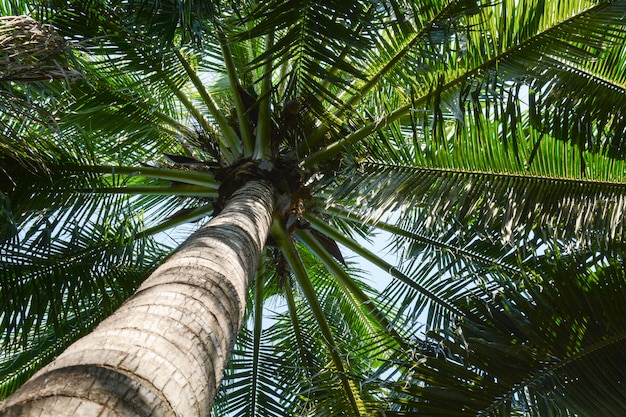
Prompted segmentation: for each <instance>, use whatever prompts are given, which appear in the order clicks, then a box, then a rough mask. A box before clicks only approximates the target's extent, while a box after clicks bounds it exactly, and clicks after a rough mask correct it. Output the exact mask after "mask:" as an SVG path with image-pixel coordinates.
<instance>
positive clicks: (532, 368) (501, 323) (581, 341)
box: [379, 258, 626, 417]
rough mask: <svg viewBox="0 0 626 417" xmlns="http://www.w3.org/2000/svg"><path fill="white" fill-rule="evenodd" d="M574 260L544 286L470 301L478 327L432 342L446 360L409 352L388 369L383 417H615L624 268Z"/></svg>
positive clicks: (549, 273)
mask: <svg viewBox="0 0 626 417" xmlns="http://www.w3.org/2000/svg"><path fill="white" fill-rule="evenodd" d="M581 260H582V258H578V259H571V260H570V261H563V262H561V261H556V262H555V263H554V264H553V265H552V266H549V265H548V264H544V265H543V266H544V269H543V270H542V273H543V276H542V278H541V279H537V278H532V277H528V278H527V279H525V280H524V284H523V285H522V286H521V287H520V285H518V284H515V283H512V282H508V283H507V282H504V283H503V286H502V288H501V290H500V291H499V292H498V293H497V294H496V295H495V296H494V295H493V294H492V293H491V291H488V292H486V293H485V294H483V295H482V296H481V297H480V298H477V299H475V300H474V301H470V303H471V304H473V305H474V306H475V308H476V309H477V310H476V311H477V313H479V314H480V315H481V319H480V320H479V321H475V320H469V319H465V320H463V321H461V322H460V323H458V325H457V327H456V328H455V329H453V328H451V329H449V332H447V333H441V334H435V333H434V332H433V333H431V335H430V336H429V337H432V338H433V339H432V340H434V341H435V342H439V343H440V345H441V346H442V347H444V351H443V352H446V353H445V355H444V356H443V357H429V356H427V355H423V354H419V352H417V351H416V353H417V355H415V357H414V358H413V359H412V360H410V361H406V362H402V361H401V362H399V363H396V364H395V365H397V364H401V367H402V368H403V369H404V372H402V373H401V376H398V375H396V376H398V379H397V382H393V383H392V384H390V385H389V388H390V389H391V390H392V392H393V393H394V394H393V395H392V400H391V406H390V408H389V411H387V412H386V413H387V415H393V416H401V415H416V414H419V413H424V412H426V413H428V414H429V415H450V416H467V415H484V416H511V415H524V416H525V415H533V416H542V417H543V416H560V415H572V414H579V415H588V414H593V413H595V412H597V411H598V410H602V411H601V412H602V414H603V415H607V416H618V415H620V414H621V412H622V410H623V407H624V404H625V401H626V397H624V395H623V393H622V392H621V390H620V389H619V384H615V381H621V380H623V378H624V375H623V372H621V371H620V370H619V369H616V368H615V365H614V364H615V363H616V362H615V361H616V360H622V358H623V356H624V354H625V352H624V349H623V345H624V344H623V340H624V338H625V337H626V333H625V329H624V326H623V323H622V321H621V320H620V319H619V317H621V314H623V312H620V309H622V306H621V304H622V303H619V302H616V300H618V299H619V298H620V297H622V296H623V294H622V293H623V290H624V288H623V281H624V273H623V265H622V263H621V261H620V260H609V259H606V258H603V259H600V260H599V261H598V262H597V263H594V264H591V263H589V262H587V263H586V266H585V267H582V268H581V267H580V261H581ZM570 262H571V263H570ZM616 297H617V298H616ZM379 382H381V381H379Z"/></svg>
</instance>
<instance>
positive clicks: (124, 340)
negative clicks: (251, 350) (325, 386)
mask: <svg viewBox="0 0 626 417" xmlns="http://www.w3.org/2000/svg"><path fill="white" fill-rule="evenodd" d="M273 207H274V193H273V187H272V186H271V185H270V184H268V183H266V182H260V181H252V182H248V183H247V184H246V185H244V186H243V187H242V188H241V189H240V190H239V191H238V192H236V193H235V194H234V195H233V197H232V199H231V200H230V201H229V203H228V204H227V205H226V207H225V208H224V210H223V211H222V213H221V214H220V215H219V216H217V217H215V218H214V219H213V220H212V221H210V222H209V223H207V225H206V226H204V227H202V228H201V229H200V230H198V231H197V232H196V233H195V234H193V235H192V236H191V237H190V238H189V239H188V240H187V241H186V243H185V244H184V245H182V246H181V248H180V249H179V250H178V251H177V252H176V253H175V254H174V255H172V256H171V257H170V258H169V259H167V261H166V262H164V263H163V264H162V265H161V267H159V268H158V269H157V270H156V271H155V272H154V273H153V274H152V275H151V276H150V277H149V278H148V279H147V280H146V281H145V282H144V284H143V285H142V286H141V287H140V288H139V289H138V291H137V292H136V293H135V295H134V296H133V297H132V298H130V299H129V300H128V301H127V302H126V303H124V304H123V305H122V306H121V308H119V309H118V310H117V311H116V313H115V314H113V315H112V316H111V317H110V318H109V319H107V320H106V321H104V322H103V323H102V324H101V325H100V326H99V327H98V328H97V329H96V330H95V331H94V332H93V333H91V334H89V335H88V336H86V337H84V338H82V339H80V340H79V341H77V342H76V343H75V344H73V345H72V346H71V347H70V348H69V349H67V350H66V351H65V352H64V353H63V354H62V355H61V356H59V357H58V358H57V359H56V360H55V361H54V362H53V363H51V364H50V365H49V366H47V367H45V368H44V369H42V370H41V371H40V372H39V373H37V374H36V375H34V376H33V378H31V379H30V380H29V381H28V382H27V383H26V384H25V385H24V386H23V387H22V388H21V389H20V390H19V391H18V392H17V393H16V394H15V395H14V396H12V397H11V398H9V399H7V400H6V401H5V402H4V403H3V404H2V405H1V408H0V415H3V416H4V415H6V416H25V415H29V416H31V415H32V416H44V415H51V416H58V415H66V416H69V415H76V416H101V415H142V416H143V415H145V416H198V415H208V413H209V410H210V409H211V406H212V404H213V399H214V397H215V393H216V389H217V387H218V386H219V384H220V381H221V379H222V374H223V371H224V367H225V366H226V363H227V361H228V357H229V354H230V351H231V349H232V346H233V344H234V341H235V337H236V336H237V334H238V332H239V329H240V326H241V324H242V318H243V315H244V308H245V305H246V302H245V298H246V291H247V287H248V284H249V282H250V279H251V277H252V275H253V274H254V271H255V269H256V266H257V264H258V261H259V258H260V254H261V251H262V249H263V246H264V244H265V241H266V238H267V235H268V232H269V228H270V224H271V221H272V212H273Z"/></svg>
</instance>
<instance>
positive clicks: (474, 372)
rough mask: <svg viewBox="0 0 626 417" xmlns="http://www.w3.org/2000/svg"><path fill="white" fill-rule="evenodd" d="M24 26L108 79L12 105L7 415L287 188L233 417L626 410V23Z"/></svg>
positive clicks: (165, 20) (184, 12) (494, 17)
mask: <svg viewBox="0 0 626 417" xmlns="http://www.w3.org/2000/svg"><path fill="white" fill-rule="evenodd" d="M2 7H3V8H4V10H3V14H6V15H18V14H22V13H26V12H29V13H31V14H32V15H33V16H35V17H37V18H38V20H40V21H42V22H45V23H47V24H50V25H52V27H54V28H55V29H56V31H57V33H59V34H60V35H61V36H63V38H64V39H65V44H64V45H66V46H67V47H71V49H69V50H68V51H67V52H68V53H69V54H70V55H71V57H72V60H71V61H72V65H73V66H74V67H73V68H75V69H79V70H80V73H81V74H82V76H83V77H84V81H73V82H69V83H68V82H67V81H68V80H67V78H66V79H64V80H62V81H55V82H53V83H51V84H50V85H47V84H41V83H39V84H32V82H33V80H8V79H7V80H2V85H1V87H2V92H3V97H5V96H6V97H9V95H11V96H15V97H20V99H21V101H19V103H20V104H19V105H16V106H14V107H12V108H11V109H16V110H14V111H8V112H7V111H5V112H4V114H3V115H2V121H3V124H2V127H3V135H2V136H1V146H2V148H1V149H2V154H1V155H2V156H1V158H2V159H1V160H0V161H1V164H2V165H1V166H2V168H3V174H2V175H4V176H5V177H6V178H7V179H9V181H5V182H4V184H8V185H3V188H2V189H1V191H2V194H1V195H2V199H3V207H2V216H3V223H4V224H3V229H2V253H1V259H0V261H1V264H0V265H1V268H2V270H1V279H2V281H1V287H0V288H1V292H2V298H1V299H2V303H3V304H2V313H1V314H2V316H1V320H2V344H3V352H4V353H3V354H2V357H1V358H0V360H1V363H2V370H3V379H2V381H3V382H2V394H3V395H4V396H6V395H8V394H9V393H10V392H11V391H13V390H14V389H15V388H16V387H17V386H18V385H19V384H20V383H21V382H22V381H24V380H25V378H27V377H28V376H29V375H31V374H32V372H34V370H35V369H37V368H39V367H40V366H41V365H42V364H44V363H45V362H47V361H49V360H50V359H51V358H53V357H54V356H55V355H56V354H57V353H58V352H60V351H61V350H63V348H64V347H66V346H67V345H68V344H69V343H71V341H73V340H75V339H76V338H78V337H80V336H81V335H82V334H85V333H86V332H88V331H89V330H90V329H92V328H93V327H94V326H95V325H96V324H97V323H98V322H99V321H100V320H101V319H102V318H103V317H105V316H106V315H107V314H109V313H110V312H111V311H112V310H113V309H114V308H115V307H116V306H118V305H119V304H120V303H121V302H122V301H123V300H124V298H125V297H127V296H128V295H129V294H131V293H132V291H133V290H134V288H136V286H137V285H138V283H140V282H141V280H142V279H143V278H145V277H146V276H147V275H148V274H149V273H150V271H151V270H152V269H154V267H155V266H156V265H157V264H158V263H159V261H160V260H162V259H163V258H164V257H165V256H167V254H168V253H170V251H171V250H172V249H173V248H174V247H175V246H176V243H177V242H179V241H180V240H181V239H182V238H184V236H185V235H186V234H187V233H188V232H189V231H190V230H191V229H193V228H194V227H195V226H193V225H195V223H189V222H201V221H203V219H205V218H206V217H210V216H212V215H215V214H218V213H219V210H220V209H221V207H222V206H223V202H224V200H225V199H227V198H228V196H229V194H230V193H232V191H234V190H235V189H236V188H238V187H239V186H240V185H241V184H243V183H244V182H245V181H247V180H250V179H255V178H261V179H265V180H268V181H271V182H273V184H274V185H275V187H276V190H277V201H278V207H279V210H278V213H277V214H276V218H275V221H274V224H273V226H272V233H271V237H270V239H269V240H268V243H267V247H266V249H265V253H264V255H263V259H262V262H261V264H260V267H259V271H258V273H257V276H256V279H255V281H254V283H253V285H252V288H251V289H250V299H249V308H248V310H247V311H248V320H247V322H248V325H247V326H246V328H244V329H243V330H242V332H241V334H240V337H239V339H238V341H237V345H236V350H235V354H234V357H233V359H232V361H231V368H230V369H229V371H228V373H227V375H226V377H225V380H224V382H223V385H222V388H221V389H222V391H221V394H220V396H219V398H218V401H217V403H216V406H215V411H214V412H215V414H216V415H222V414H225V415H261V416H275V415H294V414H312V415H313V414H315V415H368V414H372V413H373V412H374V411H375V410H384V411H385V412H386V415H446V416H450V415H463V416H465V415H494V416H495V415H542V416H544V415H545V416H547V415H573V414H575V413H578V415H596V414H597V412H598V411H596V410H602V415H620V413H621V412H622V410H623V409H624V408H625V402H626V398H625V397H624V395H623V393H622V391H623V390H619V387H620V384H622V383H623V382H624V373H623V371H622V370H620V369H619V368H616V367H615V364H616V363H618V364H619V363H622V362H620V361H623V359H624V356H625V355H626V352H624V348H623V340H624V337H625V336H626V328H625V327H624V324H623V320H621V317H622V314H623V313H624V311H623V308H624V307H623V303H622V302H621V298H622V297H621V296H623V292H624V272H623V246H624V245H623V243H624V240H623V235H624V230H623V228H624V216H623V213H624V210H625V200H626V199H625V195H626V184H625V183H624V172H625V171H624V163H623V159H624V156H625V153H626V148H625V146H626V145H625V144H624V130H625V129H626V120H625V119H624V109H625V108H626V94H625V92H626V91H625V88H626V79H625V77H626V76H625V75H624V74H626V71H625V70H626V51H625V46H624V45H625V44H626V42H624V40H625V39H624V38H626V27H625V26H624V25H625V24H626V1H614V2H596V1H572V2H567V3H563V2H552V1H523V0H521V1H506V0H505V1H497V2H489V1H480V2H479V1H467V0H464V1H436V0H429V1H419V0H417V1H388V2H380V3H379V2H370V1H363V2H335V1H324V0H322V1H315V2H308V1H301V2H300V1H272V2H258V3H257V2H249V1H246V2H239V3H237V2H201V1H198V2H162V1H160V2H151V1H143V2H134V1H131V2H116V1H113V2H107V1H87V2H81V1H70V2H57V1H50V2H47V3H46V4H44V5H41V4H38V5H32V7H31V8H30V9H23V10H17V9H15V8H12V7H15V6H9V5H4V4H3V5H2ZM13 47H14V48H17V45H16V44H14V46H13ZM68 68H69V67H68ZM3 74H4V72H3ZM69 81H71V80H69ZM61 82H62V83H63V85H59V83H61ZM40 84H41V85H40ZM62 87H65V88H62ZM31 92H36V94H35V93H31ZM38 94H39V95H38ZM20 106H21V107H20ZM23 114H31V115H41V117H34V116H33V117H28V118H24V117H21V116H22V115H23ZM44 116H45V119H46V121H50V122H48V123H41V121H42V120H41V119H42V118H43V117H44ZM26 137H28V138H32V139H31V140H27V141H25V140H23V138H26ZM4 219H6V221H5V220H4ZM189 224H191V225H192V227H189ZM5 225H6V226H5ZM377 234H378V235H379V236H390V238H389V239H390V243H389V246H388V251H389V253H390V254H391V255H392V256H391V258H390V257H383V256H381V255H380V254H379V253H376V251H374V250H373V249H372V247H371V246H370V244H369V243H370V242H371V238H372V237H373V236H376V235H377ZM348 253H351V254H353V255H352V256H350V257H348V256H347V255H348ZM393 255H395V257H394V256H393ZM358 259H365V260H367V261H369V262H370V263H372V264H373V265H374V267H377V268H378V269H376V272H373V273H372V274H374V275H371V276H369V277H368V276H367V275H366V274H365V273H364V272H363V271H359V270H358V265H356V264H354V263H353V261H354V260H358ZM389 259H392V260H391V261H390V260H389ZM592 389H593V391H591V390H592Z"/></svg>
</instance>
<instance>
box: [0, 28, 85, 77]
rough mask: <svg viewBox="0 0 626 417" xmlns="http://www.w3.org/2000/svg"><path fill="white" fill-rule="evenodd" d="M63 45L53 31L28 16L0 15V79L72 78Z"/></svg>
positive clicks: (79, 74) (65, 49) (74, 71)
mask: <svg viewBox="0 0 626 417" xmlns="http://www.w3.org/2000/svg"><path fill="white" fill-rule="evenodd" d="M66 51H67V44H66V43H65V41H64V40H63V38H62V37H61V36H59V34H58V33H56V31H55V30H54V29H53V28H52V27H51V26H48V25H43V24H41V23H39V22H37V21H36V20H34V19H33V18H31V17H29V16H1V17H0V81H21V82H24V81H44V80H54V79H76V78H81V77H82V74H81V73H80V72H78V71H76V70H73V69H70V68H69V66H68V63H67V55H66Z"/></svg>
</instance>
